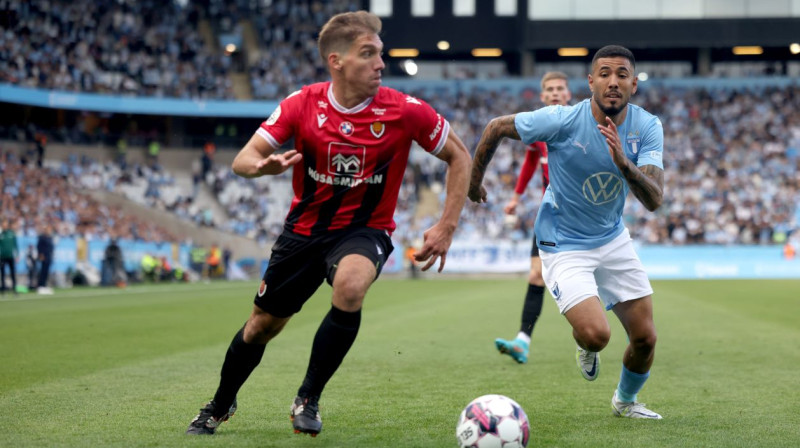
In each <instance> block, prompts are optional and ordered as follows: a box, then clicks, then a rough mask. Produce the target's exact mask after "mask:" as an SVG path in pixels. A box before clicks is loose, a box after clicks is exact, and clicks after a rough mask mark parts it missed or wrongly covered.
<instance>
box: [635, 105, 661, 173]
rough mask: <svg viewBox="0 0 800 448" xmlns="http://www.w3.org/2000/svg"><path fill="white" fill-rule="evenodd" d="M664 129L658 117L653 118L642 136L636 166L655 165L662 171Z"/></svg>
mask: <svg viewBox="0 0 800 448" xmlns="http://www.w3.org/2000/svg"><path fill="white" fill-rule="evenodd" d="M663 154H664V128H663V126H662V125H661V120H659V119H658V117H653V120H652V121H651V122H650V125H649V126H648V128H647V131H646V132H645V133H644V134H643V135H642V147H641V149H640V150H639V154H638V158H637V159H636V166H644V165H655V166H657V167H659V168H661V169H664V162H663Z"/></svg>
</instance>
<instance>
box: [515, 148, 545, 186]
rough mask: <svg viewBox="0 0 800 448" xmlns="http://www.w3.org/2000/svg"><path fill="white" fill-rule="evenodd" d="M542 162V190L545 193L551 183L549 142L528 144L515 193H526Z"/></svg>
mask: <svg viewBox="0 0 800 448" xmlns="http://www.w3.org/2000/svg"><path fill="white" fill-rule="evenodd" d="M540 163H541V165H542V192H543V193H544V190H546V189H547V186H548V185H549V184H550V172H549V171H548V170H547V143H545V142H533V143H531V144H530V145H528V148H527V151H525V161H524V162H522V168H520V170H519V177H518V178H517V185H516V186H514V192H515V193H517V194H523V193H525V188H527V186H528V182H530V180H531V178H533V173H534V171H536V165H538V164H540Z"/></svg>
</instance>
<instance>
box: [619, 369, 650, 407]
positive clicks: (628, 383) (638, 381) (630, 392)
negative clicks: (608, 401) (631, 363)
mask: <svg viewBox="0 0 800 448" xmlns="http://www.w3.org/2000/svg"><path fill="white" fill-rule="evenodd" d="M648 377H650V372H647V373H635V372H631V371H630V370H628V369H627V368H626V367H625V365H624V364H623V365H622V372H620V374H619V384H618V385H617V399H619V401H624V402H626V403H632V402H634V401H636V394H638V393H639V391H640V390H642V386H644V382H645V381H647V378H648Z"/></svg>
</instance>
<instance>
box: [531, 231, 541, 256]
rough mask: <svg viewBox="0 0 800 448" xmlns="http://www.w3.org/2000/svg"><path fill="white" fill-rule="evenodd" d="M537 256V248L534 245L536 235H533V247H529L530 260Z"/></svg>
mask: <svg viewBox="0 0 800 448" xmlns="http://www.w3.org/2000/svg"><path fill="white" fill-rule="evenodd" d="M538 256H539V246H538V245H537V244H536V234H535V233H534V234H533V247H531V258H533V257H538Z"/></svg>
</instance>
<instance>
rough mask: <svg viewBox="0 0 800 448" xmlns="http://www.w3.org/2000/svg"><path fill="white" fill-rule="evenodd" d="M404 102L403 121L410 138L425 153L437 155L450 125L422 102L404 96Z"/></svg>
mask: <svg viewBox="0 0 800 448" xmlns="http://www.w3.org/2000/svg"><path fill="white" fill-rule="evenodd" d="M405 102H406V103H405V108H404V109H403V113H404V119H405V120H404V121H405V125H406V128H407V129H409V130H410V131H411V136H412V138H413V139H414V141H416V142H417V143H418V144H419V146H421V147H422V149H424V150H425V151H427V152H429V153H431V154H433V155H436V154H438V153H439V152H440V151H441V150H442V148H444V144H445V142H446V141H447V135H448V134H449V133H450V123H448V121H447V120H445V118H444V117H442V116H441V115H439V114H438V113H436V111H435V110H434V109H433V107H431V106H430V105H429V104H428V103H426V102H425V101H423V100H420V99H417V98H414V97H413V96H406V97H405Z"/></svg>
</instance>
